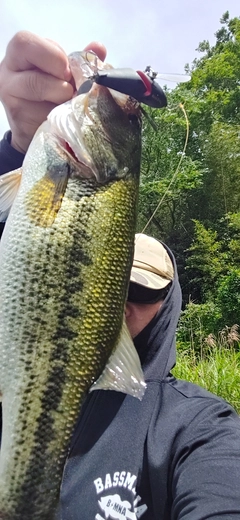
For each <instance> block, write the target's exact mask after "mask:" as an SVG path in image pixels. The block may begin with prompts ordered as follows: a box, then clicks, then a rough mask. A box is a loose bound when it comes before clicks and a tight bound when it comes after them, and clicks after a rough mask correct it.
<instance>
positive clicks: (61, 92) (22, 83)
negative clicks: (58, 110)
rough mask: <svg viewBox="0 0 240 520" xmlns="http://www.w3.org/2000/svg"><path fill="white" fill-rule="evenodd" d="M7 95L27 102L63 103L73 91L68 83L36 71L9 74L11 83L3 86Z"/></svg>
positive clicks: (70, 96)
mask: <svg viewBox="0 0 240 520" xmlns="http://www.w3.org/2000/svg"><path fill="white" fill-rule="evenodd" d="M5 91H6V92H8V94H10V95H12V96H14V97H16V98H20V99H25V100H29V101H50V102H52V103H55V104H60V103H64V102H65V101H68V100H69V99H71V98H72V96H73V92H74V89H73V87H72V85H71V84H70V83H68V82H67V81H63V80H61V79H58V78H56V77H54V76H50V75H49V74H46V73H44V72H40V71H38V70H25V71H22V72H14V73H12V74H11V83H10V84H9V89H8V85H7V84H5Z"/></svg>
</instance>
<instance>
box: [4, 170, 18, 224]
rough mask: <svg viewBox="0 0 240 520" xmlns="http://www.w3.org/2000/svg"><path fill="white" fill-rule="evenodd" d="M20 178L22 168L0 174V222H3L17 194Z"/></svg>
mask: <svg viewBox="0 0 240 520" xmlns="http://www.w3.org/2000/svg"><path fill="white" fill-rule="evenodd" d="M21 178H22V168H18V169H17V170H13V171H11V172H8V173H4V174H3V175H1V176H0V222H5V220H7V217H8V215H9V212H10V209H11V207H12V205H13V202H14V199H15V197H16V195H17V192H18V188H19V185H20V181H21Z"/></svg>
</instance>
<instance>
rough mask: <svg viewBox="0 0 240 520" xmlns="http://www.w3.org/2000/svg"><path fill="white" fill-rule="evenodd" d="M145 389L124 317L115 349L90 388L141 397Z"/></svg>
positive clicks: (139, 365)
mask: <svg viewBox="0 0 240 520" xmlns="http://www.w3.org/2000/svg"><path fill="white" fill-rule="evenodd" d="M145 389H146V383H145V382H144V377H143V372H142V367H141V363H140V359H139V357H138V353H137V351H136V348H135V346H134V344H133V341H132V338H131V336H130V333H129V331H128V328H127V325H126V321H125V318H124V321H123V326H122V330H121V334H120V337H119V341H118V344H117V347H116V349H115V350H114V352H113V353H112V354H111V356H110V358H109V360H108V363H107V365H106V367H105V368H104V370H103V372H102V374H101V375H100V377H99V378H98V379H97V381H96V382H95V383H93V385H92V386H91V388H90V392H91V391H92V390H117V391H119V392H123V393H126V394H130V395H132V396H134V397H137V398H138V399H140V400H141V399H142V398H143V395H144V392H145Z"/></svg>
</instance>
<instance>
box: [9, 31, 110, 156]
mask: <svg viewBox="0 0 240 520" xmlns="http://www.w3.org/2000/svg"><path fill="white" fill-rule="evenodd" d="M85 50H93V51H94V52H95V53H96V54H97V56H98V57H99V58H100V59H101V60H102V61H103V60H104V59H105V57H106V49H105V47H104V46H103V45H102V44H100V43H97V42H92V43H90V44H89V45H87V46H86V47H85ZM74 91H75V85H74V80H73V78H72V74H71V71H70V68H69V64H68V57H67V55H66V54H65V52H64V50H63V49H62V48H61V47H60V46H59V45H58V44H57V43H56V42H54V41H52V40H49V39H47V38H41V37H40V36H37V35H35V34H32V33H30V32H27V31H20V32H18V33H17V34H16V35H15V36H14V37H13V38H12V40H11V41H10V42H9V44H8V46H7V50H6V55H5V57H4V59H3V61H2V62H1V63H0V101H2V103H3V105H4V108H5V111H6V115H7V118H8V121H9V124H10V128H11V131H12V140H11V145H12V146H13V147H14V148H15V149H16V150H18V151H20V152H22V153H25V152H26V151H27V149H28V146H29V144H30V142H31V140H32V138H33V136H34V134H35V132H36V130H37V128H38V127H39V125H40V124H41V123H42V122H43V121H44V120H45V119H46V118H47V115H48V114H49V112H50V111H51V110H52V109H53V108H54V107H55V106H56V105H59V104H60V103H64V102H65V101H68V100H69V99H71V98H72V96H73V94H74Z"/></svg>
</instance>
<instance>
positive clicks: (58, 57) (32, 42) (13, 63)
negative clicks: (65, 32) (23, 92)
mask: <svg viewBox="0 0 240 520" xmlns="http://www.w3.org/2000/svg"><path fill="white" fill-rule="evenodd" d="M5 60H6V64H7V66H8V67H9V69H10V70H13V71H16V72H17V71H23V70H29V69H33V68H35V67H36V68H38V69H40V70H42V71H44V72H46V73H47V74H51V75H53V76H56V77H57V78H61V79H69V77H71V73H70V70H69V65H68V59H67V55H66V54H65V52H64V51H63V50H62V49H61V48H60V47H59V46H58V45H57V44H56V43H54V42H53V41H51V40H48V39H46V38H41V37H40V36H37V35H36V34H32V33H30V32H28V31H20V32H18V33H17V34H16V35H15V36H14V37H13V39H12V40H11V41H10V42H9V44H8V47H7V52H6V57H5Z"/></svg>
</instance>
